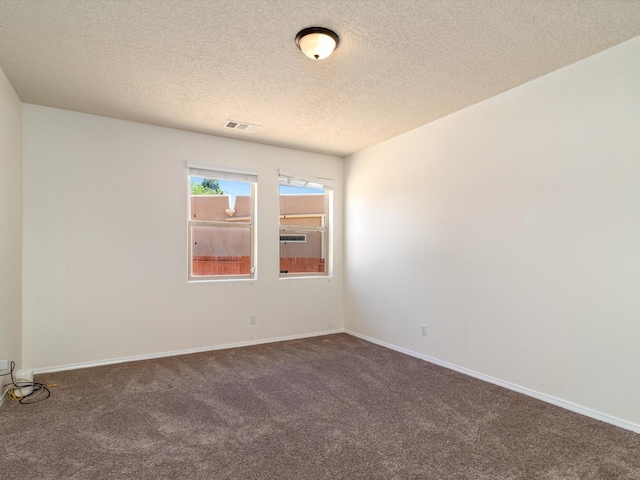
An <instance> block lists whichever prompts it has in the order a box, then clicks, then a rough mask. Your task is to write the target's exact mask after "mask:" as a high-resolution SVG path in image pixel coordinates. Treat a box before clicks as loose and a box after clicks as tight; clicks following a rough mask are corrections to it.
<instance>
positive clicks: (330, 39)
mask: <svg viewBox="0 0 640 480" xmlns="http://www.w3.org/2000/svg"><path fill="white" fill-rule="evenodd" d="M339 43H340V37H338V35H337V34H336V32H333V31H331V30H329V29H328V28H322V27H309V28H305V29H304V30H300V31H299V32H298V34H297V35H296V45H298V48H299V49H300V50H302V53H304V54H305V55H306V56H307V57H309V58H311V59H313V60H322V59H323V58H327V57H328V56H329V55H331V54H332V53H333V51H334V50H335V49H336V48H338V44H339Z"/></svg>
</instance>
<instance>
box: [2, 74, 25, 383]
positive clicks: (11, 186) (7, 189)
mask: <svg viewBox="0 0 640 480" xmlns="http://www.w3.org/2000/svg"><path fill="white" fill-rule="evenodd" d="M21 345H22V103H21V102H20V99H19V98H18V95H16V93H15V91H14V90H13V87H12V86H11V84H10V83H9V81H8V80H7V77H6V76H5V74H4V72H3V71H2V70H0V360H13V361H14V362H16V365H17V366H18V368H20V366H21V364H22V348H21ZM0 373H4V372H0ZM2 378H5V377H2ZM0 394H2V392H1V391H0Z"/></svg>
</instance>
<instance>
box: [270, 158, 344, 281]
mask: <svg viewBox="0 0 640 480" xmlns="http://www.w3.org/2000/svg"><path fill="white" fill-rule="evenodd" d="M278 175H279V183H280V185H288V186H292V187H301V188H314V189H322V190H324V191H325V213H324V214H321V215H313V216H319V217H323V222H322V223H323V224H322V226H305V225H287V224H280V221H278V232H279V234H282V232H283V231H290V232H300V233H305V232H323V233H324V235H323V244H322V251H323V254H324V261H325V263H324V272H298V273H280V274H279V276H280V279H281V280H283V279H290V278H306V277H331V276H332V272H333V248H332V247H333V242H332V241H331V237H332V235H333V217H332V213H333V180H332V179H329V178H321V177H313V176H310V175H305V174H300V173H296V172H292V171H290V170H285V169H279V170H278ZM278 198H280V193H278ZM299 216H300V215H286V216H285V215H283V214H282V213H280V212H279V219H283V218H296V217H299ZM303 216H307V215H303ZM279 261H280V253H278V262H279Z"/></svg>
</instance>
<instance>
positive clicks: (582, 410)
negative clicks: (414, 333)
mask: <svg viewBox="0 0 640 480" xmlns="http://www.w3.org/2000/svg"><path fill="white" fill-rule="evenodd" d="M344 332H345V333H348V334H349V335H353V336H354V337H358V338H361V339H362V340H366V341H367V342H371V343H375V344H376V345H380V346H383V347H386V348H390V349H391V350H395V351H397V352H400V353H404V354H406V355H410V356H412V357H416V358H419V359H421V360H424V361H426V362H429V363H433V364H435V365H439V366H441V367H445V368H448V369H449V370H455V371H456V372H459V373H463V374H465V375H469V376H470V377H474V378H477V379H479V380H483V381H485V382H489V383H493V384H494V385H498V386H500V387H504V388H507V389H509V390H513V391H515V392H519V393H523V394H525V395H528V396H529V397H533V398H537V399H538V400H542V401H543V402H547V403H551V404H552V405H556V406H558V407H561V408H565V409H567V410H571V411H572V412H575V413H579V414H581V415H585V416H587V417H591V418H595V419H596V420H600V421H603V422H606V423H610V424H611V425H615V426H617V427H621V428H624V429H626V430H631V431H632V432H635V433H640V425H638V424H636V423H632V422H628V421H626V420H622V419H620V418H617V417H613V416H611V415H607V414H606V413H602V412H598V411H597V410H592V409H590V408H587V407H583V406H582V405H577V404H575V403H572V402H568V401H566V400H562V399H561V398H556V397H553V396H551V395H547V394H545V393H541V392H537V391H535V390H531V389H530V388H526V387H522V386H520V385H516V384H515V383H511V382H507V381H505V380H501V379H499V378H495V377H492V376H490V375H485V374H484V373H480V372H476V371H474V370H470V369H468V368H464V367H460V366H458V365H455V364H453V363H449V362H445V361H443V360H438V359H437V358H433V357H429V356H427V355H423V354H421V353H418V352H414V351H412V350H408V349H406V348H402V347H398V346H396V345H392V344H390V343H387V342H383V341H381V340H377V339H375V338H371V337H367V336H366V335H362V334H360V333H357V332H353V331H351V330H348V329H344Z"/></svg>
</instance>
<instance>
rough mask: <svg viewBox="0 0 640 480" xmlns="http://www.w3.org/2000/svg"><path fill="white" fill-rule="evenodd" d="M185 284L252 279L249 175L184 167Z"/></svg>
mask: <svg viewBox="0 0 640 480" xmlns="http://www.w3.org/2000/svg"><path fill="white" fill-rule="evenodd" d="M187 167H188V169H189V280H209V279H216V278H253V277H254V274H255V268H254V263H253V261H254V254H253V252H254V250H255V249H254V243H255V240H254V232H255V228H254V225H255V222H254V201H255V184H256V181H257V177H256V175H255V174H253V173H248V172H241V171H236V170H227V169H223V168H217V167H212V166H207V165H199V164H192V163H187Z"/></svg>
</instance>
